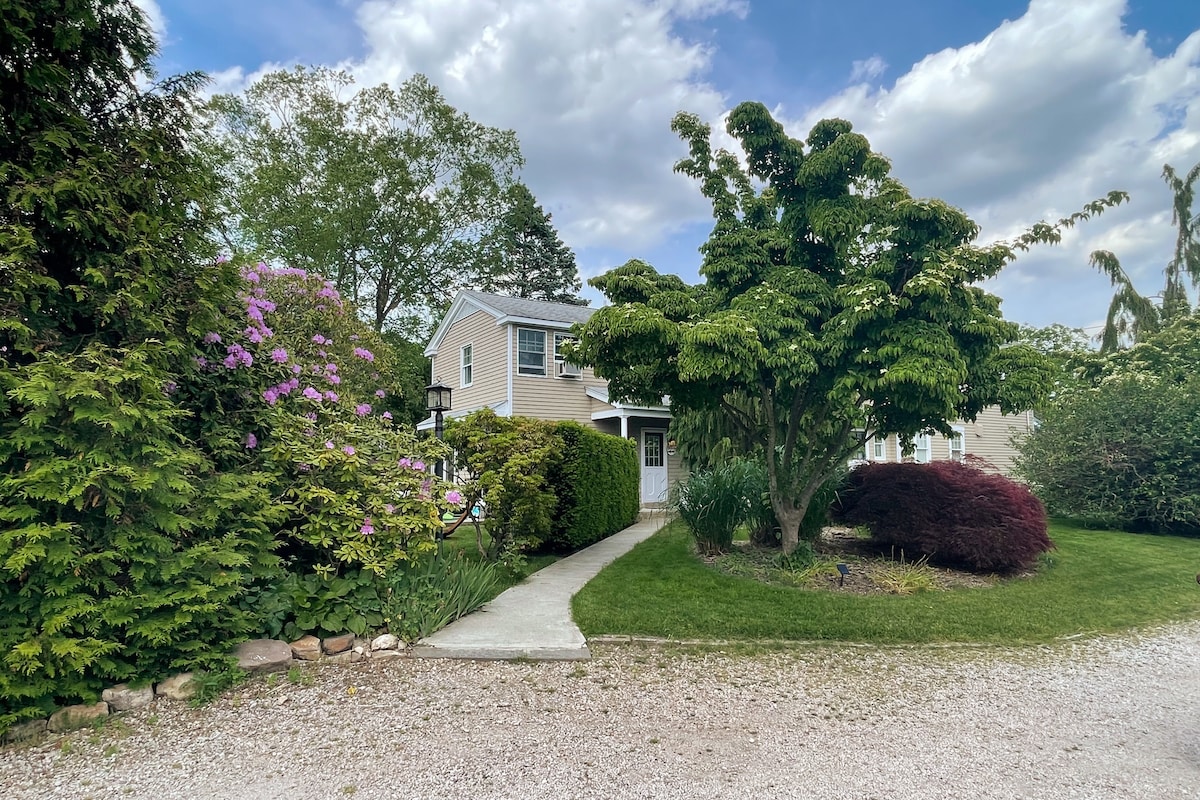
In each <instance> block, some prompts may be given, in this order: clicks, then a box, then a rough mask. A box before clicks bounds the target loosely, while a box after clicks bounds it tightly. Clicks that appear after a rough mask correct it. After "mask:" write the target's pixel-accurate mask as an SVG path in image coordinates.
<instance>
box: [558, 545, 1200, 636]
mask: <svg viewBox="0 0 1200 800" xmlns="http://www.w3.org/2000/svg"><path fill="white" fill-rule="evenodd" d="M1050 536H1051V538H1052V539H1053V540H1054V542H1055V544H1056V545H1057V546H1058V549H1057V550H1055V551H1053V552H1052V553H1050V554H1049V556H1048V558H1047V562H1046V563H1045V564H1044V565H1043V566H1042V567H1041V569H1040V570H1039V571H1038V574H1037V575H1036V576H1034V577H1031V578H1025V579H1018V580H1010V581H1005V582H1002V583H1001V584H999V585H998V586H995V587H992V588H986V589H961V590H951V591H935V592H928V593H924V594H917V595H909V596H906V597H900V596H894V595H884V596H862V595H850V594H839V593H837V592H830V591H816V590H807V589H795V588H789V587H782V586H771V585H766V584H762V583H759V582H757V581H754V580H752V579H748V578H736V577H729V576H726V575H722V574H719V573H718V572H716V571H715V570H713V569H710V568H708V567H706V566H705V565H704V564H702V563H701V562H700V561H698V560H697V559H696V557H695V556H694V555H693V554H692V550H691V544H690V537H689V536H688V534H687V532H686V529H685V528H684V527H683V525H682V524H681V523H678V522H676V523H673V524H671V525H669V526H667V527H666V528H665V529H663V531H661V532H660V533H658V534H657V535H655V536H653V537H651V538H650V539H648V540H647V541H645V542H643V543H642V544H640V545H638V546H637V547H636V548H634V550H633V551H632V552H630V553H629V554H627V555H626V556H624V557H623V558H621V559H618V560H617V561H616V562H614V563H613V564H611V565H609V566H608V567H607V568H606V569H605V570H604V571H602V572H601V573H600V574H599V575H598V576H597V577H596V578H595V579H593V580H592V581H591V582H590V583H589V584H588V585H587V586H585V587H584V589H583V591H581V592H580V593H579V594H577V595H576V596H575V599H574V600H573V602H572V608H573V610H574V614H575V620H576V621H577V622H578V624H579V626H580V628H582V629H583V632H584V633H585V634H586V635H588V636H595V635H600V634H628V635H639V636H654V637H665V638H676V639H733V640H763V639H785V640H813V639H828V640H840V641H855V642H879V643H918V642H988V643H1025V642H1030V643H1032V642H1044V641H1048V640H1051V639H1055V638H1058V637H1062V636H1067V635H1072V634H1079V633H1084V634H1087V633H1099V632H1108V631H1116V630H1120V629H1124V628H1130V627H1136V626H1143V625H1149V624H1153V623H1159V622H1166V621H1170V620H1176V619H1181V618H1187V617H1195V616H1200V586H1197V584H1196V574H1197V573H1198V572H1200V540H1197V539H1181V538H1174V537H1166V536H1142V535H1134V534H1128V533H1115V532H1110V531H1089V530H1083V529H1080V528H1074V527H1069V526H1066V525H1052V526H1051V528H1050Z"/></svg>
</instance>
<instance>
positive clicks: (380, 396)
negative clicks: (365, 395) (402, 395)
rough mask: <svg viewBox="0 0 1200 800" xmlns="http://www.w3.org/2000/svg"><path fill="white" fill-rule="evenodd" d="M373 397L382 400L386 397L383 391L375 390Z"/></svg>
mask: <svg viewBox="0 0 1200 800" xmlns="http://www.w3.org/2000/svg"><path fill="white" fill-rule="evenodd" d="M375 396H376V397H378V398H380V399H382V398H384V397H387V392H385V391H384V390H383V389H376V390H375Z"/></svg>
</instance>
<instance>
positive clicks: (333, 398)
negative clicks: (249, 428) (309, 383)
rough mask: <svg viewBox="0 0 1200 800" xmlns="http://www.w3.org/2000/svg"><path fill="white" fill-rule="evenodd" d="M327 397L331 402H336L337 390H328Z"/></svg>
mask: <svg viewBox="0 0 1200 800" xmlns="http://www.w3.org/2000/svg"><path fill="white" fill-rule="evenodd" d="M325 399H326V400H328V401H329V402H331V403H336V402H337V401H338V396H337V392H326V393H325Z"/></svg>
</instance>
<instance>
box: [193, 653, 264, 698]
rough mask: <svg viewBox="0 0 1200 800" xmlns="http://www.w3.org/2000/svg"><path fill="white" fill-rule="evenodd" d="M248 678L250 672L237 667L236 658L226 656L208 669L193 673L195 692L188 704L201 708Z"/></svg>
mask: <svg viewBox="0 0 1200 800" xmlns="http://www.w3.org/2000/svg"><path fill="white" fill-rule="evenodd" d="M249 679H250V673H249V672H246V670H244V669H241V668H239V667H238V665H237V661H236V659H234V658H232V657H226V658H224V659H222V660H221V661H219V662H218V663H216V664H213V665H212V666H211V667H209V668H208V669H204V670H200V671H199V672H197V673H195V675H194V676H193V677H192V681H193V683H194V685H195V689H196V692H195V694H194V695H192V699H191V700H189V701H188V705H189V706H191V707H192V708H202V707H204V706H206V705H208V704H209V703H211V702H212V701H213V700H216V699H217V698H218V697H220V696H221V695H223V694H224V693H225V692H227V691H228V690H230V689H232V688H233V687H234V686H238V685H239V684H242V683H245V682H246V681H247V680H249Z"/></svg>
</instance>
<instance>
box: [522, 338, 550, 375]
mask: <svg viewBox="0 0 1200 800" xmlns="http://www.w3.org/2000/svg"><path fill="white" fill-rule="evenodd" d="M517 374H518V375H545V374H546V332H545V331H535V330H532V329H530V328H518V329H517Z"/></svg>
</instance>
